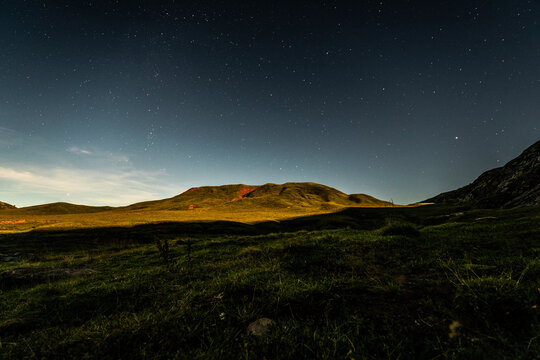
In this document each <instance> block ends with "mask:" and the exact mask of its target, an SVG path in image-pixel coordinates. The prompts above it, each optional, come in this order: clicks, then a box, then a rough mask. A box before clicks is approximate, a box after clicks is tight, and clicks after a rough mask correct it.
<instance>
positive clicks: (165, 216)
mask: <svg viewBox="0 0 540 360" xmlns="http://www.w3.org/2000/svg"><path fill="white" fill-rule="evenodd" d="M418 205H421V204H413V205H411V206H418ZM393 206H396V207H401V206H400V205H394V204H392V203H390V202H387V201H382V200H379V199H376V198H374V197H372V196H369V195H365V194H353V195H347V194H345V193H342V192H341V191H339V190H336V189H333V188H331V187H328V186H324V185H320V184H315V183H286V184H283V185H275V184H265V185H261V186H254V185H242V184H239V185H224V186H206V187H200V188H192V189H190V190H188V191H186V192H184V193H183V194H180V195H178V196H175V197H172V198H169V199H164V200H156V201H148V202H143V203H138V204H133V205H130V206H126V207H121V208H109V207H90V206H84V205H74V204H67V203H54V204H45V205H38V206H32V207H26V208H21V209H14V210H13V209H10V210H3V211H1V212H0V233H9V232H24V231H31V230H34V229H77V228H96V227H109V226H134V225H140V224H147V223H153V222H169V221H174V222H176V221H179V222H196V221H235V222H241V223H248V224H252V223H257V222H262V221H281V220H285V219H291V218H296V217H301V216H310V215H318V214H325V213H331V212H336V211H339V210H342V209H345V208H348V207H370V208H373V207H393Z"/></svg>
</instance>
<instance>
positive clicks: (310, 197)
mask: <svg viewBox="0 0 540 360" xmlns="http://www.w3.org/2000/svg"><path fill="white" fill-rule="evenodd" d="M349 206H351V207H352V206H355V207H358V206H365V207H387V206H392V204H391V203H390V202H387V201H382V200H378V199H376V198H374V197H372V196H369V195H365V194H352V195H347V194H345V193H343V192H341V191H339V190H336V189H334V188H331V187H329V186H325V185H320V184H316V183H311V182H306V183H285V184H270V183H269V184H265V185H244V184H237V185H222V186H202V187H196V188H191V189H189V190H187V191H185V192H184V193H182V194H180V195H177V196H174V197H172V198H169V199H164V200H156V201H147V202H142V203H137V204H133V205H130V206H127V207H125V208H121V209H122V210H195V209H215V210H230V211H234V210H235V209H236V210H240V209H263V208H264V209H276V210H278V209H287V208H311V209H321V210H332V209H339V208H342V207H349Z"/></svg>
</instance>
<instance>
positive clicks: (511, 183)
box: [426, 141, 540, 208]
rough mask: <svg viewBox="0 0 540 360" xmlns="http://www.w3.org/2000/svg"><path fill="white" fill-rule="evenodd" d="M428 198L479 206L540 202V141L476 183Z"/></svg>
mask: <svg viewBox="0 0 540 360" xmlns="http://www.w3.org/2000/svg"><path fill="white" fill-rule="evenodd" d="M426 202H434V203H439V204H470V205H472V206H473V207H478V208H512V207H523V206H535V205H540V141H537V142H536V143H535V144H533V145H532V146H530V147H529V148H528V149H526V150H525V151H524V152H523V153H522V154H521V155H519V156H518V157H517V158H515V159H514V160H512V161H510V162H509V163H507V164H506V165H504V166H503V167H500V168H496V169H493V170H489V171H486V172H485V173H483V174H482V175H480V177H478V179H476V180H475V181H474V182H473V183H471V184H469V185H467V186H464V187H462V188H460V189H457V190H454V191H449V192H445V193H442V194H440V195H437V196H435V197H433V198H431V199H429V200H426Z"/></svg>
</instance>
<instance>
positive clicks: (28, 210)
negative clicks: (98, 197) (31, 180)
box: [16, 202, 113, 215]
mask: <svg viewBox="0 0 540 360" xmlns="http://www.w3.org/2000/svg"><path fill="white" fill-rule="evenodd" d="M111 209H113V208H112V207H109V206H87V205H76V204H70V203H65V202H56V203H51V204H43V205H35V206H27V207H22V208H19V209H17V210H16V212H17V214H25V215H58V214H88V213H96V212H101V211H107V210H111Z"/></svg>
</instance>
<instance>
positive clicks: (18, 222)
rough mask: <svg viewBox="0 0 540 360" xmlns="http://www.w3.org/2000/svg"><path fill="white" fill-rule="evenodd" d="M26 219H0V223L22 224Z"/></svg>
mask: <svg viewBox="0 0 540 360" xmlns="http://www.w3.org/2000/svg"><path fill="white" fill-rule="evenodd" d="M24 223H26V220H4V221H0V224H24Z"/></svg>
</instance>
